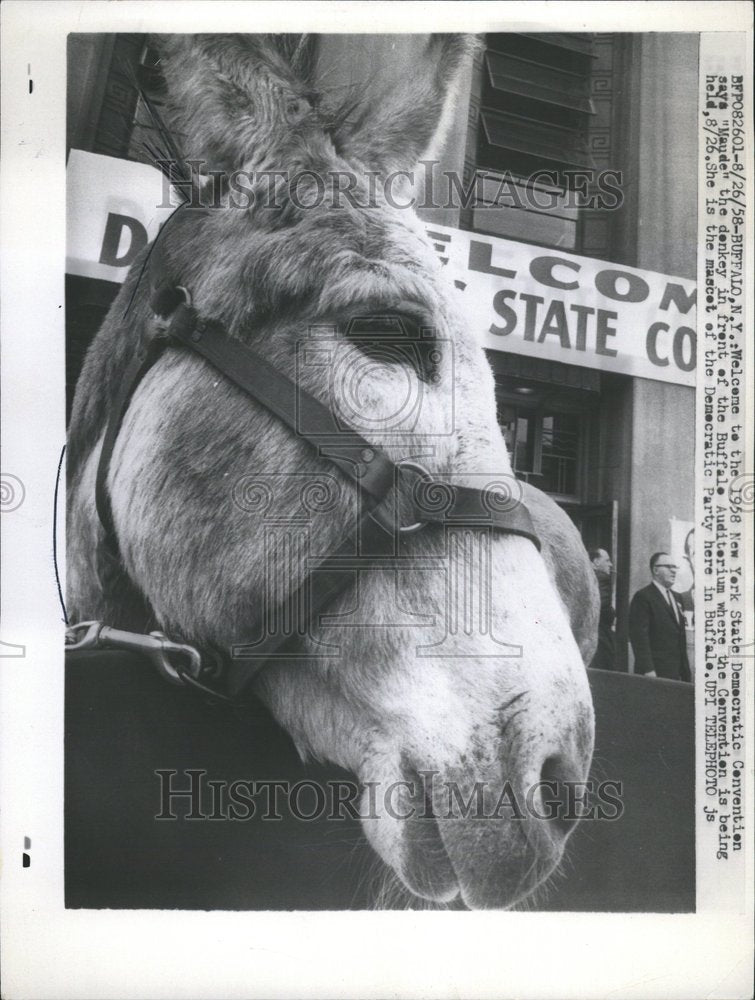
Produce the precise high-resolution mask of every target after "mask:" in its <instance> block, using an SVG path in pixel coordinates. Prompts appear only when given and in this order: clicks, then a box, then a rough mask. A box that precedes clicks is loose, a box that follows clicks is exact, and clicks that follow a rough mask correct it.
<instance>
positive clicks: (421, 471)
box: [396, 458, 432, 535]
mask: <svg viewBox="0 0 755 1000" xmlns="http://www.w3.org/2000/svg"><path fill="white" fill-rule="evenodd" d="M396 468H397V469H398V471H399V472H401V470H402V469H410V470H411V471H412V472H416V473H417V474H418V475H419V476H420V477H421V478H422V479H432V475H431V473H430V471H429V470H428V469H426V468H425V467H424V465H420V464H419V463H418V462H412V461H411V460H410V459H406V458H405V459H403V460H402V461H400V462H397V463H396ZM426 524H427V521H415V522H414V524H403V525H400V526H399V529H398V532H399V534H400V535H413V534H414V532H415V531H419V530H420V529H421V528H424V527H425V525H426Z"/></svg>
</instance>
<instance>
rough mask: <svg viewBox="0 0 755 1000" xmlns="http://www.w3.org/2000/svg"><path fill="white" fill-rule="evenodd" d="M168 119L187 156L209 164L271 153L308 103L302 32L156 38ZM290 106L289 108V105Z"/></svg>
mask: <svg viewBox="0 0 755 1000" xmlns="http://www.w3.org/2000/svg"><path fill="white" fill-rule="evenodd" d="M153 41H154V44H155V46H156V48H157V51H158V52H159V54H160V69H161V70H162V73H163V75H164V77H165V83H166V87H167V101H168V109H169V112H170V118H171V123H172V124H173V125H174V126H175V128H176V130H177V132H178V133H179V136H178V138H179V142H178V145H179V146H180V147H181V151H182V153H183V155H184V157H185V158H186V159H197V160H203V161H205V163H206V164H207V167H208V168H209V169H214V170H218V169H220V170H234V169H237V168H239V167H241V166H243V165H247V166H254V160H255V158H260V157H262V158H268V159H269V158H270V157H271V156H272V157H273V158H274V156H275V149H273V148H271V146H272V145H273V144H274V143H275V141H276V138H277V140H278V141H280V139H281V138H282V137H283V135H284V134H285V132H286V128H289V129H290V128H291V127H292V126H295V125H297V124H303V121H302V119H303V118H305V117H306V115H307V112H308V110H309V104H308V101H307V100H306V97H305V94H306V92H307V90H308V88H307V84H306V79H303V78H302V77H306V73H305V72H303V70H304V68H305V67H304V64H305V61H306V60H305V58H304V56H305V53H306V50H307V46H306V42H305V40H304V39H302V36H273V35H241V34H238V35H227V34H226V35H223V34H217V35H157V36H153ZM292 108H293V111H292V110H291V109H292Z"/></svg>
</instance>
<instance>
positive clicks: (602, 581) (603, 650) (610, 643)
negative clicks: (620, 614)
mask: <svg viewBox="0 0 755 1000" xmlns="http://www.w3.org/2000/svg"><path fill="white" fill-rule="evenodd" d="M589 556H590V562H591V563H592V568H593V570H594V571H595V577H596V579H597V581H598V590H599V591H600V622H599V624H598V648H597V649H596V650H595V656H593V658H592V660H591V662H590V666H591V667H592V668H593V670H616V634H615V633H614V630H613V624H614V622H615V621H616V611H615V609H614V607H613V604H612V603H611V598H612V596H613V593H612V587H611V573H612V572H613V563H612V562H611V557H610V556H609V554H608V553H607V552H606V550H605V549H590V552H589Z"/></svg>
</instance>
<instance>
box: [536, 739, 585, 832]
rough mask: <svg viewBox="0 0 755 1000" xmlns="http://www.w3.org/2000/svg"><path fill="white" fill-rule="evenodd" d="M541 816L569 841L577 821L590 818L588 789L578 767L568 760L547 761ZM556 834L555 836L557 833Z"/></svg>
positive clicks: (562, 758)
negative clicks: (587, 798)
mask: <svg viewBox="0 0 755 1000" xmlns="http://www.w3.org/2000/svg"><path fill="white" fill-rule="evenodd" d="M540 781H541V783H542V784H541V789H540V798H541V802H542V805H543V809H542V812H541V816H542V817H543V818H545V819H548V820H550V821H551V822H552V823H553V827H554V828H555V830H557V831H558V832H559V834H560V835H561V836H562V837H564V838H565V837H567V836H568V834H569V833H571V831H572V830H573V829H574V827H575V825H576V824H577V821H578V820H579V819H580V818H582V817H583V816H585V815H586V814H587V811H588V809H589V803H588V802H587V801H586V796H587V785H586V783H585V782H584V781H583V780H582V779H581V778H580V775H579V771H578V769H577V767H576V766H575V765H574V764H572V762H571V761H569V760H568V758H566V757H557V756H554V757H546V759H545V760H544V761H543V766H542V769H541V771H540ZM555 830H554V832H555Z"/></svg>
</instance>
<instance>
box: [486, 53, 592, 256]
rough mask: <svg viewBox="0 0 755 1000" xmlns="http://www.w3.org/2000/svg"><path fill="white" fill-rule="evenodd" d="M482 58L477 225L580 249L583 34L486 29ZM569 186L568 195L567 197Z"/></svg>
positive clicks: (587, 98) (586, 96)
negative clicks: (578, 179) (577, 193)
mask: <svg viewBox="0 0 755 1000" xmlns="http://www.w3.org/2000/svg"><path fill="white" fill-rule="evenodd" d="M486 46H487V48H486V51H485V54H484V56H483V60H482V67H481V69H482V83H481V92H480V117H479V129H478V138H477V152H476V158H475V168H476V190H477V196H478V203H477V205H476V207H475V209H474V211H473V213H472V219H471V224H472V227H473V228H474V229H475V230H478V231H483V232H489V233H492V234H493V235H496V236H503V237H508V238H511V239H520V240H525V241H527V242H531V243H540V244H543V245H546V246H554V247H563V248H564V249H566V250H575V249H578V248H579V240H580V232H579V223H580V219H579V209H578V207H577V202H576V199H575V197H574V194H573V189H574V187H575V184H576V183H581V184H583V183H584V182H576V181H575V178H574V172H575V171H585V170H589V169H590V168H592V167H593V160H592V157H591V154H590V151H589V142H588V129H589V125H590V122H591V120H592V119H593V118H594V116H595V107H594V105H593V100H592V98H591V80H592V72H593V62H594V56H593V52H592V40H591V38H590V36H588V35H575V34H571V35H560V34H537V35H534V34H514V33H506V34H490V35H487V36H486ZM570 191H571V192H572V193H571V194H570Z"/></svg>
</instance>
